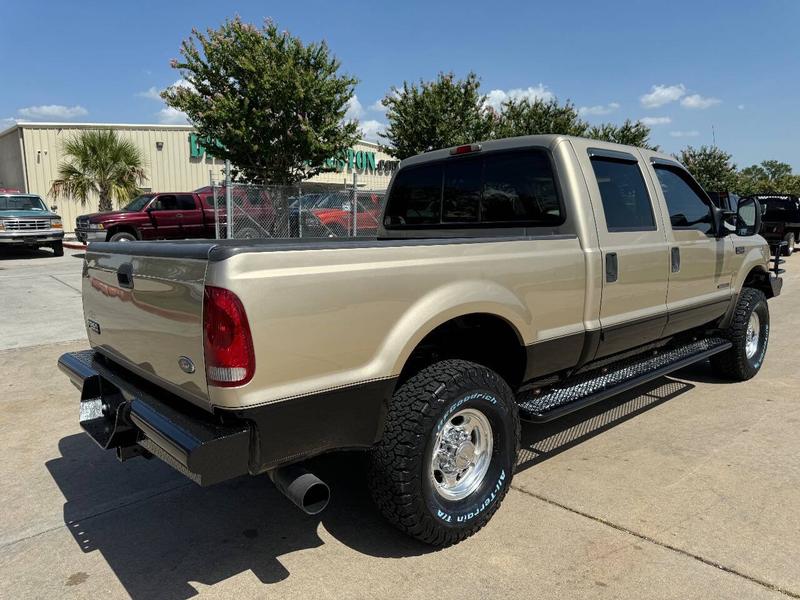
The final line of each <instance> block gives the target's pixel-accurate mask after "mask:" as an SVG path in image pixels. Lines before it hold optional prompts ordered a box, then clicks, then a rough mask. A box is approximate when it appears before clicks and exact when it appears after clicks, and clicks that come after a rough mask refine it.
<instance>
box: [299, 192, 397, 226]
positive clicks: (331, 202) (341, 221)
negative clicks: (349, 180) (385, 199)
mask: <svg viewBox="0 0 800 600" xmlns="http://www.w3.org/2000/svg"><path fill="white" fill-rule="evenodd" d="M356 198H357V204H356V207H357V209H356V214H355V224H354V223H353V221H354V218H353V217H354V215H353V204H352V202H353V201H352V193H351V192H333V193H331V194H329V195H328V197H327V198H324V199H323V200H321V201H320V202H318V203H317V204H315V205H314V206H313V207H311V208H310V209H309V210H308V211H306V214H305V218H304V233H305V232H308V235H309V236H311V237H346V236H352V235H359V236H366V237H369V236H374V235H376V234H377V231H378V222H379V221H380V214H381V197H380V196H379V195H378V194H376V193H374V192H357V193H356Z"/></svg>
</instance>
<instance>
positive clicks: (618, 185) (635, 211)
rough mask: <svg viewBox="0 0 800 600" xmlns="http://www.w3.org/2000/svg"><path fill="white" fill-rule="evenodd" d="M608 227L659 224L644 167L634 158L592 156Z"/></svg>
mask: <svg viewBox="0 0 800 600" xmlns="http://www.w3.org/2000/svg"><path fill="white" fill-rule="evenodd" d="M592 169H594V175H595V178H596V179H597V187H598V188H600V198H601V199H602V201H603V213H604V214H605V216H606V227H607V228H608V231H648V230H654V229H655V228H656V221H655V217H654V216H653V205H652V202H651V200H650V194H648V193H647V186H646V185H645V183H644V177H642V171H641V169H639V165H638V164H637V163H635V162H628V161H622V160H615V159H611V158H605V157H603V156H593V157H592Z"/></svg>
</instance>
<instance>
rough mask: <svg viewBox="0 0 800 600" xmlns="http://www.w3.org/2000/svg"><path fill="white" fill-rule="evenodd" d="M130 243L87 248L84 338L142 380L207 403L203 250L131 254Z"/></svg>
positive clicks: (134, 250) (133, 248) (132, 244)
mask: <svg viewBox="0 0 800 600" xmlns="http://www.w3.org/2000/svg"><path fill="white" fill-rule="evenodd" d="M138 245H139V243H138V242H129V243H124V244H123V243H114V244H109V243H100V244H91V245H90V246H89V249H88V250H87V252H86V258H85V262H84V269H83V312H84V317H85V319H86V330H87V334H88V337H89V342H90V344H91V345H92V347H93V348H95V349H96V350H97V351H99V352H100V353H102V354H104V355H106V356H107V357H108V358H110V359H112V360H113V361H115V362H117V363H120V364H121V365H123V366H125V367H127V368H129V369H131V370H132V371H134V372H136V373H137V374H138V375H140V376H142V377H144V378H145V379H147V380H149V381H151V382H153V383H155V384H157V385H160V386H163V387H164V388H166V389H168V390H170V391H172V392H173V393H175V394H176V395H178V396H181V397H182V398H185V399H186V400H189V401H190V402H192V403H194V404H197V405H199V406H202V407H204V408H208V387H207V385H206V377H205V365H204V360H203V284H204V280H205V274H206V265H207V260H206V258H205V257H204V256H203V248H202V247H201V246H199V245H198V246H196V248H197V250H198V251H197V252H193V253H192V255H193V257H192V258H188V257H187V256H185V255H184V256H180V257H179V256H170V253H169V252H165V253H164V255H163V256H158V255H154V254H153V253H152V252H150V253H148V254H147V255H137V246H138ZM165 248H166V246H165Z"/></svg>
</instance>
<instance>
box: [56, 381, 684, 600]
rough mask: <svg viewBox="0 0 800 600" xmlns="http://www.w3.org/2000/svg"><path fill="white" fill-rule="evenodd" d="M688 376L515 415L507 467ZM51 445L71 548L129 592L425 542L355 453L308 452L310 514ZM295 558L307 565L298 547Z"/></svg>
mask: <svg viewBox="0 0 800 600" xmlns="http://www.w3.org/2000/svg"><path fill="white" fill-rule="evenodd" d="M693 387H694V386H693V385H691V384H689V383H683V382H679V381H675V380H672V379H667V378H662V379H659V380H657V381H654V382H652V383H650V384H647V385H645V386H642V387H639V388H637V389H636V390H632V391H631V392H629V393H627V394H623V395H621V396H619V397H617V398H614V399H611V400H608V401H606V402H604V403H600V404H599V405H596V406H594V407H591V408H588V409H586V410H584V411H581V412H579V413H576V414H574V415H571V416H569V417H566V418H564V419H561V420H560V421H556V422H553V423H549V424H545V425H525V426H523V430H522V432H523V440H522V450H521V452H520V456H519V461H518V462H519V466H518V470H524V469H527V468H530V467H532V466H534V465H536V464H538V463H540V462H542V461H544V460H547V459H548V458H551V457H552V456H555V455H557V454H559V453H560V452H563V451H564V450H567V449H569V448H571V447H573V446H575V445H577V444H579V443H581V442H583V441H586V440H587V439H589V438H591V437H593V436H595V435H598V434H600V433H602V432H604V431H607V430H608V429H610V428H612V427H614V426H615V425H617V424H619V423H622V422H624V421H626V420H628V419H631V418H633V417H635V416H636V415H638V414H641V413H642V412H645V411H647V410H649V409H651V408H654V407H656V406H658V405H659V404H661V403H663V402H666V401H668V400H670V399H672V398H675V397H676V396H679V395H681V394H683V393H684V392H686V391H688V390H690V389H692V388H693ZM59 450H60V453H61V456H60V457H59V458H55V459H53V460H51V461H48V462H47V465H46V466H47V468H48V470H49V472H50V474H51V475H52V477H53V479H54V480H55V482H56V483H57V484H58V486H59V488H60V489H61V492H62V493H63V495H64V497H65V498H66V503H65V504H64V522H65V524H66V526H67V528H68V529H69V531H70V532H71V533H72V535H73V537H74V539H75V541H76V543H77V544H78V546H79V547H80V548H81V550H82V551H83V552H86V553H88V552H94V551H100V552H101V554H102V555H103V558H104V559H105V561H106V562H107V563H108V565H109V566H110V567H111V569H112V570H113V571H114V573H115V575H116V576H117V578H118V579H119V581H120V583H121V584H122V585H123V586H124V588H125V590H126V591H127V593H128V594H129V595H130V596H131V597H133V598H135V599H137V598H150V597H158V598H166V599H183V598H189V597H192V596H195V595H197V594H198V593H199V592H200V591H201V590H202V589H203V588H204V587H205V586H210V585H214V584H215V583H219V582H221V581H224V580H226V579H229V578H231V577H234V576H238V575H241V574H243V573H246V572H247V571H250V572H251V573H252V574H253V575H255V577H257V578H258V580H259V581H260V582H261V583H264V584H270V583H276V582H279V581H282V580H284V579H286V578H287V577H289V575H290V573H289V571H288V570H287V568H286V567H285V566H284V565H283V564H282V562H281V558H280V557H284V556H286V555H289V554H291V553H293V552H296V551H298V550H309V549H313V548H317V547H320V546H322V545H324V544H325V542H326V539H327V538H329V537H332V538H334V539H336V540H338V541H339V542H341V543H343V544H345V545H346V546H348V547H349V548H352V549H353V550H356V551H357V552H360V553H363V554H366V555H369V556H377V557H385V558H398V557H404V556H415V555H420V554H424V553H428V552H434V551H435V549H434V548H431V547H429V546H425V545H423V544H421V543H418V542H416V541H415V540H413V539H410V538H408V537H406V536H404V535H403V534H401V533H399V532H398V531H396V530H395V529H394V528H392V527H391V526H390V525H388V524H387V523H386V522H385V521H384V520H383V519H382V518H381V516H380V515H379V514H378V512H377V511H376V509H375V508H374V507H373V505H372V503H371V500H370V498H369V493H368V490H367V487H366V483H365V475H366V473H365V472H366V456H365V455H364V454H363V453H347V452H341V453H335V454H330V455H326V456H322V457H319V458H317V459H314V460H312V461H309V463H308V465H309V468H311V469H312V470H313V471H314V472H315V473H316V474H317V475H318V476H319V477H320V478H321V479H323V480H324V481H326V482H327V483H328V484H329V485H330V487H331V492H332V500H331V504H330V506H329V507H328V508H327V509H326V510H325V511H324V512H323V513H322V514H321V515H318V516H316V517H310V516H307V515H305V514H303V513H301V512H300V511H299V510H298V509H296V508H295V507H294V506H292V505H291V504H290V503H289V501H288V500H286V499H285V498H284V497H283V496H281V495H280V494H279V492H278V491H277V490H276V489H275V488H274V487H273V485H272V484H271V483H270V481H269V479H268V478H267V477H266V476H262V477H242V478H238V479H235V480H233V481H230V482H227V483H223V484H219V485H216V486H212V487H210V488H200V487H198V486H196V485H195V484H194V483H192V482H190V481H189V480H187V479H185V478H183V477H182V476H181V475H179V474H178V473H175V472H173V471H172V470H171V469H170V468H169V467H168V466H166V465H164V464H162V463H160V462H159V461H157V460H151V461H146V460H144V459H136V460H132V461H129V462H126V463H124V464H119V463H118V462H117V461H116V458H115V457H114V456H113V454H112V453H111V452H103V451H101V450H100V449H99V448H97V446H95V444H94V443H93V442H92V441H91V440H90V439H89V438H88V436H86V435H84V434H75V435H70V436H68V437H65V438H62V439H61V440H60V442H59ZM320 525H321V527H320ZM291 560H292V559H291V558H289V559H287V562H289V561H291ZM303 560H304V561H305V562H304V564H306V565H308V564H309V563H308V560H309V558H308V556H305V557H303ZM310 560H311V561H313V560H315V559H314V557H313V556H311V559H310ZM303 573H304V575H300V577H308V578H313V577H314V573H313V569H311V567H308V568H304V570H303Z"/></svg>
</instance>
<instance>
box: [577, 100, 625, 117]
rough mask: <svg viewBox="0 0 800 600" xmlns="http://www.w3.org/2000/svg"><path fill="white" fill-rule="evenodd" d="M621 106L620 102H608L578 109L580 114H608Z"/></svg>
mask: <svg viewBox="0 0 800 600" xmlns="http://www.w3.org/2000/svg"><path fill="white" fill-rule="evenodd" d="M618 108H619V102H609V103H608V104H596V105H595V106H581V107H580V108H579V109H578V114H579V115H607V114H610V113H612V112H614V111H615V110H617V109H618Z"/></svg>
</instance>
